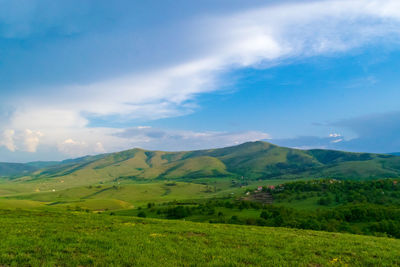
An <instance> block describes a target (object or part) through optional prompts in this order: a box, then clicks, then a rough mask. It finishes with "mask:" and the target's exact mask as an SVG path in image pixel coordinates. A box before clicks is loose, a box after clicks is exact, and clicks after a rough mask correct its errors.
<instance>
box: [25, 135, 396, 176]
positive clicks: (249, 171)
mask: <svg viewBox="0 0 400 267" xmlns="http://www.w3.org/2000/svg"><path fill="white" fill-rule="evenodd" d="M203 177H214V178H217V177H232V178H234V177H236V178H240V177H244V178H246V179H271V178H297V177H314V178H338V179H344V178H346V179H373V178H386V177H392V178H397V177H400V157H397V156H394V155H385V154H371V153H351V152H342V151H333V150H321V149H314V150H298V149H291V148H285V147H279V146H276V145H273V144H270V143H267V142H260V141H259V142H248V143H244V144H241V145H238V146H232V147H226V148H219V149H208V150H198V151H184V152H163V151H147V150H143V149H137V148H136V149H131V150H126V151H122V152H118V153H110V154H102V155H97V156H87V157H83V158H79V159H73V160H67V161H63V162H60V163H59V164H57V165H54V166H50V167H47V168H44V169H43V170H41V171H39V172H37V173H35V175H33V176H32V178H33V179H48V178H62V179H73V180H76V181H78V180H79V181H81V182H82V181H83V180H85V181H87V182H88V183H89V182H90V183H92V182H105V181H110V180H114V179H139V180H140V179H183V178H186V179H195V178H203Z"/></svg>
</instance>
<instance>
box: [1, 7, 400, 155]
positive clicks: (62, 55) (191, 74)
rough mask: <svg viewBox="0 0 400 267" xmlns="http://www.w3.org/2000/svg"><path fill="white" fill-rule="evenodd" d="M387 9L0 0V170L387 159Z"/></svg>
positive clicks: (393, 41)
mask: <svg viewBox="0 0 400 267" xmlns="http://www.w3.org/2000/svg"><path fill="white" fill-rule="evenodd" d="M399 10H400V3H399V2H398V1H394V0H380V1H378V0H362V1H361V0H353V1H346V0H342V1H341V0H324V1H253V0H250V1H232V0H229V1H228V0H218V1H215V0H213V1H211V0H210V1H208V0H205V1H201V2H200V1H179V0H174V1H146V2H143V1H122V0H121V1H113V2H112V3H111V2H110V1H94V0H93V1H84V2H82V1H71V0H68V1H57V2H54V1H50V0H40V1H39V0H25V1H23V0H21V1H12V0H0V161H11V162H25V161H32V160H54V159H55V160H59V159H64V158H70V157H77V156H82V155H86V154H96V153H104V152H113V151H119V150H123V149H129V148H132V147H142V148H146V149H158V150H189V149H201V148H210V147H223V146H229V145H235V144H239V143H242V142H246V141H254V140H268V141H270V142H272V143H276V144H280V145H285V146H290V147H297V148H303V149H307V148H329V149H342V150H349V151H368V152H395V151H400V135H398V134H397V133H398V132H399V130H400V107H399V104H398V102H399V101H398V100H399V99H400V90H399V89H400V88H399V84H400V75H398V72H399V69H400V46H399V44H400V38H399V37H400V11H399Z"/></svg>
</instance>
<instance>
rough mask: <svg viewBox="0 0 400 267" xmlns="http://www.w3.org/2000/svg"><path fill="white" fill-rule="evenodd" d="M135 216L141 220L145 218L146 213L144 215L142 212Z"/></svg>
mask: <svg viewBox="0 0 400 267" xmlns="http://www.w3.org/2000/svg"><path fill="white" fill-rule="evenodd" d="M137 216H138V217H141V218H146V213H144V211H141V212H139V213H138V215H137Z"/></svg>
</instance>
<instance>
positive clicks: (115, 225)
mask: <svg viewBox="0 0 400 267" xmlns="http://www.w3.org/2000/svg"><path fill="white" fill-rule="evenodd" d="M0 236H2V240H1V242H0V265H2V266H59V265H62V266H161V265H162V266H331V265H340V266H397V265H399V264H400V256H399V253H398V251H399V250H400V240H397V239H391V238H377V237H370V236H358V235H350V234H340V233H327V232H317V231H309V230H294V229H285V228H270V227H255V226H238V225H226V224H203V223H192V222H184V221H165V220H155V219H139V218H135V217H128V216H123V217H119V216H109V215H105V214H85V213H79V212H75V213H65V212H64V213H60V212H53V211H21V210H20V211H18V210H14V211H7V210H0Z"/></svg>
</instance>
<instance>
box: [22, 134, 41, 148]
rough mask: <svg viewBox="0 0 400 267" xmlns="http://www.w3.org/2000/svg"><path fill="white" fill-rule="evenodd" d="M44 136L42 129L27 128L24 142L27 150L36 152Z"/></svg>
mask: <svg viewBox="0 0 400 267" xmlns="http://www.w3.org/2000/svg"><path fill="white" fill-rule="evenodd" d="M42 136H43V134H42V133H41V132H40V131H32V130H30V129H26V130H25V135H24V144H25V149H26V151H28V152H36V149H37V146H38V145H39V141H40V138H41V137H42Z"/></svg>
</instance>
